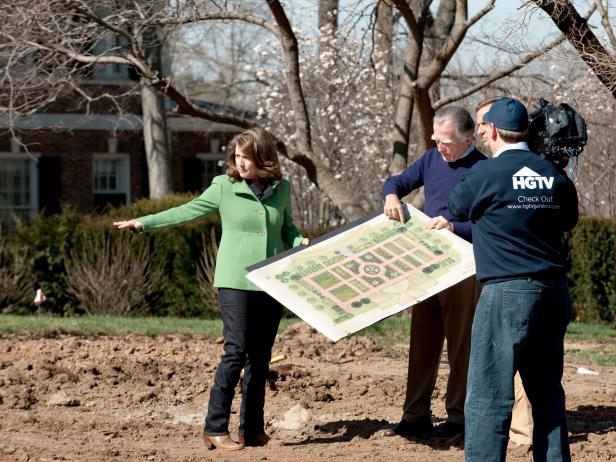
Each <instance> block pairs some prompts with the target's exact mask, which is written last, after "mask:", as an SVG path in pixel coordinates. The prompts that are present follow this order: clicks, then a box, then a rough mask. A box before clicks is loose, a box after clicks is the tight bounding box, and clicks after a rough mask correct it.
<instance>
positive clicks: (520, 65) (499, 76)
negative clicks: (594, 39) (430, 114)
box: [433, 36, 565, 111]
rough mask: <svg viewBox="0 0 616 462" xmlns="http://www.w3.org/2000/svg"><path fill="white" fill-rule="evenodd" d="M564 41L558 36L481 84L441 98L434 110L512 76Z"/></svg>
mask: <svg viewBox="0 0 616 462" xmlns="http://www.w3.org/2000/svg"><path fill="white" fill-rule="evenodd" d="M564 41H565V37H563V36H560V37H559V38H557V39H556V40H553V41H552V42H550V43H549V44H547V45H546V46H545V47H543V48H540V49H538V50H535V51H533V52H532V53H529V54H528V55H526V56H525V57H524V58H522V59H521V60H520V61H518V62H517V63H515V64H512V65H511V66H509V67H508V68H506V69H503V70H501V71H500V72H497V73H495V74H490V77H488V78H487V79H485V80H482V81H481V82H478V83H476V84H475V85H472V86H470V87H468V88H467V89H465V90H463V91H461V92H460V93H458V94H457V95H452V96H449V97H447V98H442V99H440V100H438V101H436V102H435V103H434V105H433V107H434V110H435V111H436V110H437V109H439V108H441V107H443V106H445V105H447V104H451V103H453V102H455V101H460V100H461V99H463V98H466V97H467V96H469V95H472V94H473V93H475V92H477V91H479V90H481V89H482V88H485V87H487V86H488V85H490V84H491V83H493V82H495V81H497V80H499V79H502V78H503V77H506V76H508V75H510V74H513V73H514V72H515V71H517V70H519V69H522V68H523V67H524V66H526V65H527V64H528V63H530V62H531V61H533V60H535V59H537V58H539V57H540V56H543V55H544V54H546V53H547V52H548V51H550V50H551V49H553V48H554V47H556V46H558V45H560V44H561V43H562V42H564Z"/></svg>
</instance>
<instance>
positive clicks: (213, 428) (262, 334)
mask: <svg viewBox="0 0 616 462" xmlns="http://www.w3.org/2000/svg"><path fill="white" fill-rule="evenodd" d="M218 300H219V302H220V311H221V315H222V322H223V326H224V330H223V335H224V339H225V345H224V354H223V356H222V358H221V360H220V364H219V365H218V369H217V370H216V375H215V377H214V384H213V385H212V390H211V391H210V401H209V403H208V411H207V416H206V418H205V429H204V433H206V434H208V435H223V434H226V433H229V416H230V414H231V402H232V401H233V396H234V394H235V387H236V386H237V384H238V382H239V379H240V373H241V371H242V368H243V369H244V380H243V383H242V405H241V408H240V427H239V430H238V433H239V434H240V435H249V436H250V435H258V434H261V433H263V432H264V428H265V423H264V420H263V405H264V402H265V382H266V380H267V373H268V370H269V361H270V358H271V354H272V345H273V344H274V340H275V338H276V332H277V330H278V324H279V323H280V318H281V316H282V305H280V303H278V302H277V301H276V300H274V299H273V298H272V297H270V296H269V295H268V294H266V293H265V292H258V291H249V290H238V289H219V290H218Z"/></svg>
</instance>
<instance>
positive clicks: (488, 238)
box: [449, 150, 578, 283]
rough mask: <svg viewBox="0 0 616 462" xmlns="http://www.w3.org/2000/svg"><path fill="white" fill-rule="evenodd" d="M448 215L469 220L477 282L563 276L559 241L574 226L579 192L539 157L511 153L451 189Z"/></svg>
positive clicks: (487, 162) (503, 154)
mask: <svg viewBox="0 0 616 462" xmlns="http://www.w3.org/2000/svg"><path fill="white" fill-rule="evenodd" d="M449 212H450V213H451V216H452V217H454V218H455V219H458V220H471V221H472V229H473V240H474V245H473V251H474V253H475V264H476V267H477V279H479V280H480V281H481V282H483V283H489V282H497V281H503V280H508V279H516V278H520V277H536V278H555V277H563V276H564V275H565V272H566V259H565V254H564V248H563V244H562V237H563V231H568V230H570V229H573V227H574V226H575V224H576V223H577V219H578V202H577V192H576V190H575V186H574V185H573V183H572V182H571V180H570V179H569V178H567V176H566V175H565V174H564V173H563V172H562V171H561V170H560V169H558V168H557V167H556V166H554V164H552V163H551V162H549V161H547V160H545V159H543V158H542V157H539V156H538V155H537V154H534V153H532V152H529V151H522V150H509V151H505V152H503V153H502V154H501V155H500V156H499V157H497V158H495V159H490V160H488V161H486V162H482V163H481V164H480V165H478V166H477V167H476V168H474V169H473V170H472V171H470V172H469V173H467V174H466V175H465V176H464V177H463V178H462V181H461V182H460V184H458V186H456V187H455V188H454V190H453V192H452V193H451V196H450V198H449Z"/></svg>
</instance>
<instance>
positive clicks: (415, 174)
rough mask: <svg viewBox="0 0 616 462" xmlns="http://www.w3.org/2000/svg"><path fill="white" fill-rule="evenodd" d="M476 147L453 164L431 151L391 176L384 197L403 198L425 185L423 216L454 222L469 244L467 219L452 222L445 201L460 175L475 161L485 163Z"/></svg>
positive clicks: (469, 235) (454, 225) (458, 233)
mask: <svg viewBox="0 0 616 462" xmlns="http://www.w3.org/2000/svg"><path fill="white" fill-rule="evenodd" d="M485 159H486V156H484V155H483V154H482V153H481V152H480V151H479V150H478V149H477V148H475V149H473V150H472V151H471V152H470V153H469V154H468V155H467V156H465V157H463V158H462V159H458V160H457V161H455V162H446V161H445V160H443V157H442V156H441V153H440V152H438V149H436V148H432V149H430V150H428V151H426V153H425V154H424V155H423V156H421V158H420V159H418V160H417V161H416V162H413V163H412V164H411V165H410V166H409V167H407V168H406V170H404V172H402V173H401V174H400V175H396V176H392V177H390V178H388V179H387V181H385V184H384V185H383V191H382V195H383V198H385V196H387V195H388V194H396V195H397V196H398V197H404V196H406V195H407V194H409V193H410V192H411V191H413V190H414V189H416V188H419V187H421V186H424V192H425V196H426V203H425V205H424V213H425V214H426V215H428V216H429V217H432V218H433V217H437V216H439V215H442V216H443V217H445V218H446V219H447V220H449V221H451V222H452V223H453V231H454V233H456V234H457V235H458V236H460V237H462V238H463V239H466V240H467V241H469V242H471V241H472V239H471V224H470V222H468V220H456V219H453V218H452V216H451V215H450V214H449V212H448V210H447V199H448V198H449V194H450V193H451V191H452V190H453V188H454V186H456V185H457V184H458V183H459V182H460V179H461V178H462V176H463V175H464V174H465V173H466V172H468V171H469V170H470V169H471V167H473V165H475V164H476V163H477V162H479V161H482V160H485Z"/></svg>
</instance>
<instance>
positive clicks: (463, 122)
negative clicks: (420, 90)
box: [434, 106, 475, 136]
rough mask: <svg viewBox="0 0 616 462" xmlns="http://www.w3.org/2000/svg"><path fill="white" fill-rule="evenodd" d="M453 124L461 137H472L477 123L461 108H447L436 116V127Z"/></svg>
mask: <svg viewBox="0 0 616 462" xmlns="http://www.w3.org/2000/svg"><path fill="white" fill-rule="evenodd" d="M446 123H452V124H454V125H455V126H456V133H457V134H458V135H460V136H465V135H472V134H473V133H474V132H475V121H474V120H473V118H472V117H471V115H470V114H469V113H468V111H467V110H466V109H464V108H463V107H460V106H445V107H443V108H441V109H439V110H438V111H436V113H435V114H434V125H444V124H446Z"/></svg>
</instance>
